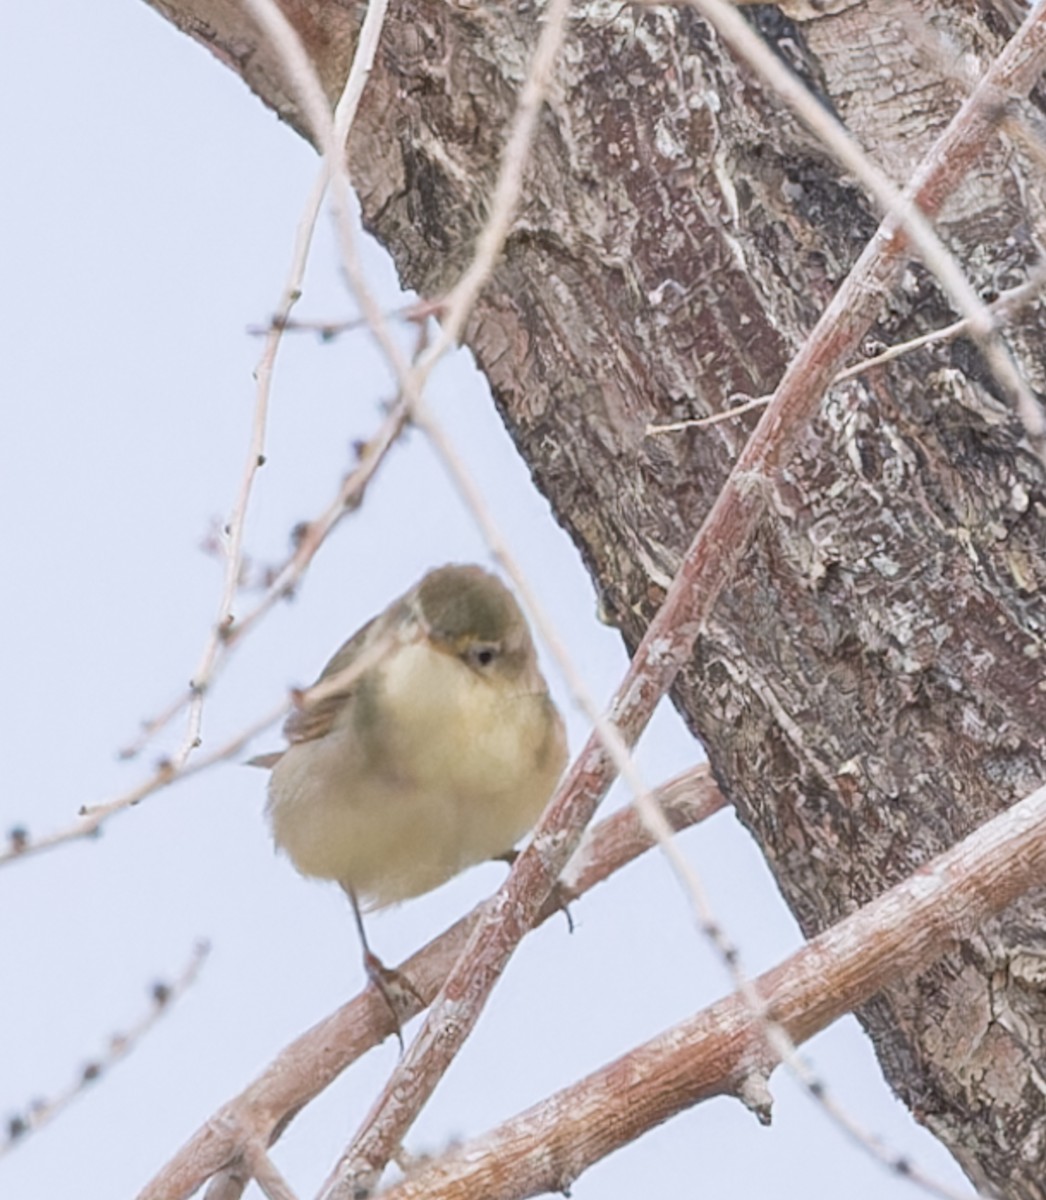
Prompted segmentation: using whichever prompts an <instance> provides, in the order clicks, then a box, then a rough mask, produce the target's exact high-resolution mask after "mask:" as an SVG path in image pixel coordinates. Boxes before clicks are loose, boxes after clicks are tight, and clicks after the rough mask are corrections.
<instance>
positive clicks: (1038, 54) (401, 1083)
mask: <svg viewBox="0 0 1046 1200" xmlns="http://www.w3.org/2000/svg"><path fill="white" fill-rule="evenodd" d="M1044 9H1046V6H1044V5H1043V4H1041V3H1040V4H1039V5H1038V6H1037V7H1036V9H1035V10H1033V14H1034V15H1032V16H1029V18H1028V20H1026V21H1025V23H1024V24H1023V25H1022V27H1021V29H1020V30H1019V31H1018V33H1017V34H1016V35H1015V36H1014V38H1013V39H1012V40H1011V41H1010V43H1009V44H1008V45H1007V46H1006V48H1005V49H1004V50H1003V52H1002V53H1001V54H1000V55H999V57H998V58H997V59H996V61H995V63H994V64H993V65H992V67H991V69H990V70H989V71H988V73H987V74H986V75H985V77H984V79H983V80H982V81H981V83H980V84H979V85H978V87H977V88H976V90H975V91H974V92H973V94H972V95H971V96H970V97H969V98H968V99H967V101H966V102H965V103H964V104H963V106H962V108H961V109H960V110H959V112H958V113H957V114H956V116H955V117H954V118H953V120H952V121H951V123H950V124H949V126H948V127H947V129H946V130H945V131H944V133H943V134H942V135H941V137H940V138H938V140H937V142H936V143H935V145H934V147H933V148H932V150H931V152H930V154H929V155H928V157H927V159H926V160H925V162H924V163H923V165H922V167H921V168H920V170H919V171H918V173H917V175H916V177H915V179H914V181H913V182H912V184H911V185H910V187H909V188H908V190H907V192H906V194H907V195H911V196H914V198H915V199H916V201H917V202H918V204H919V206H920V207H921V208H922V210H923V211H924V212H925V213H927V214H928V215H931V216H932V215H933V214H935V213H936V212H937V211H938V209H939V207H940V206H941V204H942V203H943V201H944V200H945V199H946V198H947V196H948V195H949V194H950V193H951V192H952V191H953V190H954V189H955V187H956V186H957V185H958V183H959V182H960V180H961V179H962V177H963V175H964V174H965V173H966V171H967V170H968V169H969V167H970V166H971V164H972V163H973V162H974V160H975V159H976V157H977V155H978V154H979V152H980V150H981V149H982V147H983V146H984V144H985V142H986V141H987V140H988V138H989V137H990V136H992V134H993V133H994V131H995V129H996V125H997V120H998V113H999V108H1000V104H1002V103H1004V102H1005V101H1006V100H1007V99H1009V98H1010V97H1013V96H1016V95H1018V94H1025V93H1027V92H1028V91H1029V90H1030V88H1031V86H1032V85H1033V84H1034V82H1035V80H1036V79H1037V77H1038V75H1039V73H1040V71H1041V66H1042V58H1043V54H1044V52H1046V12H1044ZM905 248H906V242H905V238H904V236H903V234H902V233H901V232H900V230H899V227H898V224H897V222H896V221H895V220H894V219H893V218H891V217H887V219H886V220H885V221H884V222H883V224H882V225H881V226H880V228H879V230H878V232H877V233H876V235H875V237H874V238H873V239H872V241H871V242H870V243H869V245H868V246H867V247H866V249H865V251H864V253H863V254H862V255H861V257H860V259H859V260H858V262H857V264H856V265H855V266H854V268H853V270H852V271H851V272H850V275H849V276H848V278H847V280H846V281H845V283H844V284H843V286H842V287H841V288H840V289H839V292H838V293H837V294H836V296H835V298H834V300H833V301H832V302H831V304H829V306H828V308H827V309H826V310H825V312H824V313H823V315H822V317H821V319H820V320H819V321H818V323H817V325H816V326H815V328H814V330H813V332H812V333H811V335H810V337H809V338H808V339H807V341H806V343H805V344H804V346H803V347H802V349H801V350H800V351H799V353H798V354H797V355H796V357H795V359H794V360H793V361H792V363H791V365H790V366H789V368H788V370H787V371H786V372H785V375H784V377H783V379H782V380H781V383H780V385H779V386H778V389H777V391H776V392H775V394H774V398H773V400H772V401H771V402H770V405H769V407H768V408H767V411H766V412H765V413H764V415H763V418H762V420H761V421H760V422H759V425H758V426H757V427H756V429H755V431H754V432H753V434H752V436H751V438H750V439H749V441H748V444H747V445H746V446H745V449H744V451H743V452H742V454H741V456H740V458H739V459H738V462H737V464H736V465H735V467H734V469H733V471H732V472H731V475H730V477H729V479H728V480H727V482H726V484H725V486H724V487H723V490H722V492H721V493H720V494H719V496H718V498H717V500H716V502H715V504H714V505H713V507H712V510H711V511H710V512H709V514H708V516H707V517H706V519H705V521H704V523H703V525H702V526H701V529H700V530H699V532H698V534H697V536H696V537H695V539H694V541H693V542H692V544H691V546H690V549H689V550H688V552H687V555H686V557H685V559H684V561H683V564H682V566H681V567H680V569H679V571H678V573H677V575H676V577H675V579H674V581H673V583H672V586H671V588H670V589H669V592H668V594H667V596H666V598H665V602H664V604H663V605H662V607H661V610H660V611H659V613H658V615H657V617H656V618H655V619H654V621H653V622H652V623H651V625H650V627H649V628H648V630H647V633H646V635H645V637H644V638H643V641H642V642H641V644H640V646H639V649H638V650H637V652H636V655H635V657H634V659H633V661H632V664H631V666H630V668H629V671H628V673H627V675H626V677H625V679H624V681H623V683H622V684H621V686H620V688H619V689H618V692H617V694H616V696H615V698H614V700H613V703H612V706H611V715H612V716H613V718H614V720H615V722H616V723H617V725H618V728H619V729H620V731H621V734H622V736H623V737H624V738H625V740H626V742H628V743H629V744H634V743H635V741H636V739H637V738H638V737H639V735H640V733H641V732H642V731H643V729H644V728H645V727H646V724H647V722H648V721H649V719H650V716H651V715H652V713H653V710H654V708H655V706H656V705H657V703H658V701H659V700H660V698H661V697H662V696H663V695H664V693H665V691H666V690H667V689H668V688H669V687H670V686H671V684H672V682H673V680H674V679H675V677H676V675H677V673H678V672H679V670H680V668H681V667H682V665H683V664H684V663H685V662H686V660H687V658H688V657H689V655H690V653H691V651H692V648H693V644H694V641H695V639H696V637H697V635H698V633H699V632H700V631H701V629H702V627H703V626H704V624H705V622H706V621H707V619H708V617H709V616H710V614H711V612H712V610H713V608H714V606H715V603H716V600H717V598H718V596H719V595H720V593H721V592H722V591H723V589H724V588H725V587H726V585H727V584H728V583H729V582H730V580H731V579H732V578H733V576H734V573H735V571H736V570H737V567H738V565H739V563H740V562H741V560H742V558H743V556H744V554H745V551H746V548H747V546H748V543H749V540H750V538H751V536H752V533H753V531H754V529H755V527H756V524H757V522H758V520H759V518H760V516H761V514H762V512H763V503H764V495H765V493H766V491H767V490H768V489H770V488H772V487H773V479H774V473H775V471H776V470H777V469H779V468H780V466H781V465H782V464H783V463H784V462H785V461H787V459H788V457H789V456H790V454H791V453H792V450H793V448H794V447H795V445H796V443H797V441H798V439H799V438H800V437H801V436H802V434H803V432H804V431H805V429H806V428H807V425H808V423H809V422H810V420H811V419H812V417H813V416H814V415H815V414H816V412H817V409H818V407H819V405H820V401H821V397H822V395H823V393H824V391H825V389H826V388H827V387H828V385H829V383H830V382H831V380H832V378H833V377H834V376H835V374H836V373H837V372H838V371H839V370H841V369H842V367H843V366H845V365H846V362H847V360H848V359H849V358H850V357H851V356H852V355H853V354H854V353H855V351H856V350H857V348H858V345H859V343H860V340H861V338H862V337H863V335H864V334H865V332H866V331H867V329H868V328H869V326H870V325H871V323H872V321H873V320H874V319H875V317H876V315H877V313H878V311H879V308H880V306H881V304H882V301H883V298H884V297H885V296H886V295H887V294H888V293H889V290H890V288H891V286H892V285H893V284H894V282H895V280H896V277H897V275H898V273H899V272H900V270H901V268H902V266H903V264H904V256H905ZM615 775H616V770H615V768H614V766H613V764H612V762H611V760H610V757H609V755H608V754H607V753H606V752H605V750H604V749H603V746H602V744H601V742H600V741H599V739H598V738H597V737H596V736H593V737H592V738H590V739H589V742H588V743H587V745H586V746H585V748H584V750H583V751H582V753H581V755H580V756H579V758H578V759H577V761H576V762H575V763H574V765H573V767H572V769H571V770H570V772H569V773H568V775H567V776H566V778H565V779H564V781H563V783H562V784H561V786H560V788H559V790H558V791H557V793H556V795H555V797H554V799H553V801H552V803H551V804H550V805H549V807H548V809H547V810H546V812H545V815H544V817H543V819H542V821H541V823H540V825H539V827H538V830H537V832H536V834H535V837H534V840H533V842H532V843H531V845H530V846H529V847H528V848H527V850H525V851H524V852H523V854H522V855H521V856H520V858H519V860H518V862H517V863H516V867H515V869H514V870H513V872H512V875H511V876H510V878H509V879H508V880H507V882H506V883H505V885H504V886H503V887H502V889H501V891H500V893H499V894H498V896H497V897H496V898H495V900H494V902H493V903H492V904H490V905H489V906H488V907H487V908H486V910H485V911H484V912H483V914H482V915H481V916H480V918H479V920H478V921H477V923H476V927H475V929H474V931H473V933H472V935H471V938H470V940H469V944H468V946H467V948H466V950H465V952H464V953H463V954H462V957H461V959H460V960H459V961H458V963H457V964H456V965H455V967H454V969H453V970H452V971H451V973H450V975H449V976H448V978H447V981H446V983H445V985H444V987H443V990H442V992H441V994H440V996H439V997H438V998H437V1000H436V1002H435V1003H434V1004H433V1005H432V1006H431V1008H430V1009H429V1013H428V1016H427V1018H426V1020H425V1023H424V1025H423V1027H422V1029H421V1031H420V1033H419V1034H418V1036H417V1038H416V1039H415V1041H414V1042H413V1044H412V1045H411V1047H410V1048H409V1050H408V1051H407V1054H406V1055H405V1056H404V1058H403V1060H402V1062H401V1063H400V1064H399V1067H398V1068H397V1070H396V1071H395V1072H394V1073H393V1076H392V1078H391V1079H390V1081H389V1083H388V1085H387V1086H386V1088H385V1090H384V1091H383V1093H382V1094H381V1096H380V1097H379V1098H378V1100H377V1102H376V1103H375V1105H374V1107H373V1108H372V1110H371V1113H370V1114H369V1116H368V1118H367V1120H366V1122H365V1123H364V1126H363V1128H362V1129H361V1131H360V1133H359V1134H358V1136H357V1137H356V1139H355V1140H354V1142H353V1144H352V1145H351V1146H350V1148H349V1150H348V1151H347V1152H346V1154H345V1155H344V1156H343V1158H342V1159H341V1161H340V1162H339V1163H338V1165H337V1167H336V1168H335V1171H334V1172H333V1173H332V1176H331V1178H330V1179H329V1180H328V1183H327V1185H326V1186H325V1189H324V1192H323V1195H324V1197H325V1200H347V1198H349V1197H352V1196H353V1195H354V1194H355V1193H356V1192H357V1190H358V1189H359V1188H363V1189H368V1188H370V1187H371V1186H373V1184H374V1182H375V1181H376V1180H377V1178H379V1177H380V1174H381V1172H382V1171H383V1170H384V1168H385V1165H386V1163H387V1162H388V1161H389V1159H390V1158H391V1156H392V1154H393V1152H394V1150H395V1148H396V1147H397V1146H398V1145H399V1144H400V1142H401V1141H402V1140H403V1137H404V1136H405V1134H406V1132H407V1130H408V1129H409V1128H410V1126H411V1124H412V1123H413V1121H414V1119H415V1118H416V1116H417V1114H418V1113H419V1112H420V1110H421V1108H422V1107H423V1105H424V1104H425V1102H426V1101H427V1099H428V1098H429V1096H430V1095H431V1094H432V1092H433V1090H434V1089H435V1087H436V1085H437V1083H438V1082H439V1080H440V1078H441V1077H442V1075H443V1073H444V1071H445V1070H446V1069H447V1067H448V1066H449V1064H450V1062H451V1061H452V1060H453V1058H454V1056H455V1055H456V1054H457V1052H458V1050H459V1049H460V1047H461V1045H462V1043H463V1042H464V1040H465V1038H466V1037H468V1035H469V1033H470V1032H471V1030H472V1028H473V1026H474V1025H475V1023H476V1021H477V1019H478V1018H479V1014H480V1012H481V1011H482V1009H483V1006H484V1003H485V1001H486V998H487V996H488V995H489V994H490V991H491V989H492V988H493V986H494V984H495V983H496V981H497V979H498V977H499V976H500V974H501V972H502V970H503V969H504V967H505V965H506V963H507V962H508V960H509V958H510V957H511V955H512V952H513V951H514V949H515V947H516V946H517V945H518V943H519V941H520V939H521V938H522V937H523V936H524V935H525V933H526V932H527V930H528V929H530V928H531V927H532V925H533V923H534V921H535V920H536V919H537V916H538V914H539V912H540V911H541V908H542V905H543V904H544V903H545V902H546V899H547V897H548V895H549V893H550V891H551V890H552V888H553V886H554V884H555V881H556V879H557V877H558V875H559V873H560V871H561V870H562V868H563V865H564V864H565V862H566V859H567V858H568V857H569V855H570V853H571V852H572V851H573V849H574V847H575V846H576V845H577V842H578V840H579V838H580V837H581V832H582V830H583V829H584V828H585V826H586V825H587V824H588V822H589V821H590V820H591V818H592V815H593V813H594V812H595V809H596V806H597V805H598V803H599V801H600V800H601V799H602V797H603V796H604V795H605V793H606V791H607V789H608V788H609V786H610V784H611V783H612V781H613V779H614V777H615Z"/></svg>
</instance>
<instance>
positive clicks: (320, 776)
mask: <svg viewBox="0 0 1046 1200" xmlns="http://www.w3.org/2000/svg"><path fill="white" fill-rule="evenodd" d="M368 659H372V660H373V661H367V660H368ZM354 667H358V671H355V670H353V668H354ZM339 675H345V676H347V677H350V676H354V677H353V678H348V679H347V683H346V686H345V687H344V688H341V687H339V686H338V683H337V681H336V677H337V676H339ZM328 681H330V682H331V686H332V687H333V688H334V689H335V690H334V692H333V694H327V695H323V696H322V698H320V699H317V700H316V701H315V702H314V703H306V704H305V705H304V706H303V707H301V708H299V709H297V710H296V711H295V712H293V713H292V714H291V715H290V717H288V719H287V722H286V724H285V726H284V733H285V735H286V737H287V740H288V742H289V745H288V747H287V749H286V750H284V751H282V752H280V753H277V754H273V755H264V756H262V757H260V758H258V759H253V760H252V762H253V763H255V764H257V765H260V766H269V767H272V775H271V776H270V779H269V800H268V806H267V809H266V812H267V815H268V818H269V821H270V824H271V826H272V832H273V837H274V839H275V841H276V845H277V847H278V848H280V849H282V850H284V851H286V853H287V855H288V856H289V858H290V860H291V862H292V863H293V864H294V866H295V867H297V869H298V870H299V871H300V872H301V873H302V874H303V875H310V876H316V877H319V878H321V879H331V880H336V881H337V882H338V883H340V884H341V885H342V887H343V888H344V889H345V891H346V892H347V893H348V896H349V899H350V900H351V902H352V905H353V911H354V913H355V915H356V921H357V925H358V927H359V931H360V937H361V940H362V941H363V948H364V961H365V963H366V965H367V969H368V972H369V974H370V975H371V978H372V979H375V982H376V983H378V985H379V987H381V983H380V980H379V979H378V978H376V973H378V974H380V972H381V971H384V970H385V968H383V967H382V966H381V964H380V962H379V961H378V960H377V959H376V958H375V957H374V955H372V954H371V952H370V949H369V947H368V945H367V939H366V936H365V934H364V931H363V922H362V917H361V915H360V902H361V901H362V902H363V903H364V905H365V906H366V907H374V908H378V907H382V906H384V905H388V904H393V903H396V902H397V901H400V900H406V899H408V898H410V897H412V896H418V895H421V894H422V893H423V892H427V891H430V890H431V889H432V888H435V887H438V886H439V885H440V884H441V883H444V882H445V881H446V880H448V879H450V878H451V877H452V876H454V875H456V874H458V872H460V871H462V870H464V869H465V868H466V867H469V866H472V865H473V864H475V863H478V862H482V861H484V860H486V859H490V858H496V857H503V856H506V855H508V854H509V853H510V852H511V850H512V847H513V846H514V845H515V843H516V842H517V841H518V840H519V839H520V838H521V837H522V836H523V834H524V833H526V832H527V831H528V830H529V829H530V828H531V827H532V826H533V825H534V823H535V821H536V820H537V818H538V816H539V815H540V813H541V811H542V809H543V808H544V806H545V804H546V802H547V801H548V799H549V797H550V796H551V794H552V790H553V788H554V787H555V785H556V781H557V780H558V779H559V776H560V774H561V773H562V771H563V767H564V765H565V763H566V753H567V751H566V737H565V733H564V728H563V720H562V718H561V717H560V715H559V712H558V711H557V709H556V707H555V705H554V704H553V702H552V699H551V697H550V696H549V692H548V685H547V684H546V682H545V680H544V677H543V676H542V674H541V671H540V669H539V667H538V662H537V654H536V652H535V650H534V643H533V641H532V640H531V636H530V631H529V629H528V628H527V623H526V619H525V618H524V616H523V613H522V611H521V610H520V607H519V605H518V603H517V602H516V600H515V598H514V596H513V595H512V593H511V592H510V591H509V590H508V588H507V587H505V585H504V584H503V583H502V582H501V581H500V580H499V579H498V578H497V577H496V576H494V575H492V574H490V573H489V572H487V571H485V570H483V569H482V568H481V567H477V566H462V565H449V566H444V567H437V568H436V569H435V570H433V571H430V572H429V573H428V574H427V575H426V576H425V577H424V578H423V579H422V580H421V581H420V582H419V583H417V584H416V585H415V586H414V587H413V588H412V589H411V590H410V591H409V592H407V593H406V594H405V595H404V596H401V597H400V598H399V599H397V600H394V601H393V602H392V604H390V605H389V607H388V608H387V609H386V610H385V611H384V612H383V613H381V614H380V615H379V616H377V617H375V618H374V619H373V620H371V621H370V622H368V624H366V625H364V626H363V628H362V629H360V630H359V631H358V632H357V633H355V634H354V635H353V636H352V637H351V638H349V640H348V641H347V642H346V643H345V644H344V645H343V646H342V647H341V649H340V650H339V651H338V652H337V653H336V654H335V655H334V657H333V658H332V659H331V660H330V662H329V663H328V664H327V666H326V667H325V668H324V670H323V672H322V674H321V675H320V677H319V680H318V681H317V685H316V686H317V687H318V688H320V689H321V693H322V690H323V686H322V685H324V684H325V683H327V682H328ZM382 990H383V992H384V993H385V995H386V999H389V996H388V992H387V991H386V990H385V989H384V988H382ZM390 1004H392V1002H391V1000H390ZM392 1007H393V1011H395V1005H394V1004H392Z"/></svg>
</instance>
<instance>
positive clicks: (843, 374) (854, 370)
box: [646, 263, 1046, 434]
mask: <svg viewBox="0 0 1046 1200" xmlns="http://www.w3.org/2000/svg"><path fill="white" fill-rule="evenodd" d="M1044 286H1046V263H1039V264H1038V265H1036V266H1035V268H1034V269H1033V270H1032V271H1031V272H1030V273H1029V275H1028V278H1027V279H1026V280H1025V281H1024V282H1023V283H1020V284H1018V285H1017V286H1016V287H1012V288H1009V289H1008V290H1007V291H1005V292H1000V294H999V295H998V296H997V297H996V299H995V300H993V301H992V302H991V304H989V305H988V310H989V312H991V313H992V315H993V316H995V317H1003V316H1006V315H1007V314H1009V313H1016V312H1018V311H1019V310H1020V309H1021V308H1023V307H1024V306H1025V305H1026V304H1030V303H1032V302H1033V301H1035V300H1037V299H1038V297H1039V293H1040V292H1041V291H1042V289H1043V287H1044ZM969 332H970V319H969V317H963V318H962V320H961V321H954V322H953V323H952V324H951V325H946V326H944V328H943V329H934V330H932V331H931V332H930V333H924V334H922V335H921V336H919V337H915V338H911V339H910V340H909V341H907V342H899V343H898V344H897V345H895V346H889V347H888V348H887V349H886V350H883V351H882V352H881V353H879V354H875V355H873V356H872V357H871V358H863V359H861V361H860V362H857V363H854V364H853V366H852V367H847V368H846V370H844V371H840V372H839V374H838V375H836V377H835V378H834V379H833V380H832V382H831V384H830V385H829V386H830V387H835V385H836V384H838V383H845V382H846V381H847V380H848V379H856V378H857V377H858V376H859V375H863V374H864V373H865V372H866V371H870V370H872V368H873V367H881V366H883V365H884V364H886V363H888V362H893V360H894V359H897V358H900V357H902V355H905V354H911V353H912V352H913V351H915V350H921V349H922V348H923V347H924V346H932V345H934V344H936V343H938V342H947V341H950V340H951V339H952V338H957V337H962V336H963V335H965V334H967V333H969ZM772 399H773V395H772V394H771V395H769V396H756V398H755V399H754V400H746V401H745V403H744V404H739V405H737V406H736V407H735V408H728V409H725V410H724V411H723V412H718V413H712V414H711V415H709V416H707V417H690V418H687V419H686V420H684V421H671V422H669V423H667V424H664V425H648V426H647V427H646V432H647V433H648V434H657V433H678V432H680V431H681V430H684V429H703V428H706V427H707V426H709V425H717V424H718V423H719V422H720V421H729V420H731V419H732V418H734V417H740V416H743V415H744V414H745V413H747V412H752V410H753V409H756V408H765V407H766V405H767V404H769V403H770V401H771V400H772Z"/></svg>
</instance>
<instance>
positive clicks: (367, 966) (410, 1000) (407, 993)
mask: <svg viewBox="0 0 1046 1200" xmlns="http://www.w3.org/2000/svg"><path fill="white" fill-rule="evenodd" d="M342 887H343V889H344V891H345V894H346V895H347V896H348V898H349V903H350V904H351V905H352V915H353V917H354V918H355V920H356V929H357V930H358V931H359V935H360V945H361V946H362V947H363V969H364V970H365V971H366V972H367V978H368V979H369V980H370V981H371V983H372V984H373V985H374V987H375V988H376V989H377V991H378V993H379V995H380V996H381V998H382V999H383V1000H384V1001H385V1003H386V1004H387V1005H388V1008H389V1012H391V1013H392V1019H393V1022H394V1023H395V1028H396V1040H397V1041H398V1042H399V1044H400V1054H402V1053H403V1048H404V1047H403V1022H402V1018H403V1017H410V1016H412V1015H413V1013H412V1009H413V1007H414V1004H415V1003H417V1004H420V1005H421V1006H422V1007H424V1005H425V1001H424V1000H423V999H422V998H421V997H420V996H419V995H418V993H417V992H416V991H415V990H414V987H413V986H412V985H411V982H410V980H409V979H408V978H407V977H406V975H404V974H403V972H402V971H395V970H393V969H392V968H391V967H387V966H385V964H384V963H383V962H382V961H381V959H380V958H378V956H377V955H376V954H375V953H374V952H373V950H371V948H370V943H369V942H368V941H367V932H366V930H365V929H364V928H363V914H362V913H361V912H360V905H359V901H358V900H357V899H356V893H355V892H354V891H353V890H352V888H351V887H349V886H348V884H342Z"/></svg>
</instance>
